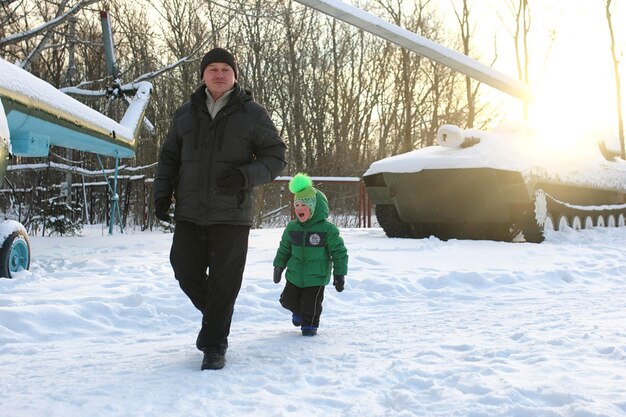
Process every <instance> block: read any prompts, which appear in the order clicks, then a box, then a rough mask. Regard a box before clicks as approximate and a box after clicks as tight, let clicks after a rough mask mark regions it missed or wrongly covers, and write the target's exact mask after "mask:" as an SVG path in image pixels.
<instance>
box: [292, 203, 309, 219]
mask: <svg viewBox="0 0 626 417" xmlns="http://www.w3.org/2000/svg"><path fill="white" fill-rule="evenodd" d="M293 208H294V211H295V212H296V218H297V219H298V221H299V222H300V223H304V222H305V221H307V220H309V217H311V209H310V208H309V206H307V205H306V204H304V202H302V201H296V202H295V203H294V204H293Z"/></svg>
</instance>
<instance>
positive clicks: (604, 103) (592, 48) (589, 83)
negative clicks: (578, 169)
mask: <svg viewBox="0 0 626 417" xmlns="http://www.w3.org/2000/svg"><path fill="white" fill-rule="evenodd" d="M561 39H562V41H561V42H560V43H559V44H557V45H556V46H558V48H557V47H555V50H554V51H553V54H552V56H550V58H549V59H548V60H547V62H546V66H545V70H544V74H543V76H542V77H541V80H540V82H539V83H538V84H537V85H535V86H533V100H532V102H531V104H530V106H529V121H530V123H531V125H532V126H533V127H534V129H535V130H536V131H537V134H538V136H539V137H540V138H541V140H545V143H544V145H545V146H546V147H548V148H555V149H561V150H566V151H569V152H573V151H575V148H576V147H580V145H583V144H585V143H583V142H588V141H590V140H593V141H594V142H595V141H597V140H600V139H605V138H604V136H606V134H607V131H612V130H614V129H613V127H614V126H615V125H616V123H615V120H616V116H615V114H616V110H615V80H614V77H613V73H612V64H611V61H610V55H609V52H608V51H607V47H606V42H604V44H602V43H601V42H600V41H599V40H594V39H592V38H590V37H583V38H581V37H576V36H572V37H568V36H564V37H561ZM600 45H604V46H605V47H600ZM594 144H595V143H594Z"/></svg>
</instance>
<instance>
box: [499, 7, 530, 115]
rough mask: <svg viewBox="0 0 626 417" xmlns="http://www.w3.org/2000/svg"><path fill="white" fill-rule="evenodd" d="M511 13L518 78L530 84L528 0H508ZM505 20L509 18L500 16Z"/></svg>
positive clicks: (526, 113) (525, 108)
mask: <svg viewBox="0 0 626 417" xmlns="http://www.w3.org/2000/svg"><path fill="white" fill-rule="evenodd" d="M505 4H506V6H507V9H508V12H509V14H510V15H511V16H512V17H513V20H514V23H513V29H512V30H510V32H511V35H512V36H513V43H514V46H515V62H516V65H517V78H518V79H519V80H520V81H524V82H525V83H527V84H528V81H529V80H530V74H529V64H530V54H529V51H528V34H529V32H530V26H531V13H530V5H529V1H528V0H507V2H506V3H505ZM500 19H501V20H502V21H503V22H504V21H506V20H507V19H505V18H503V17H502V16H500ZM527 117H528V99H526V100H524V118H527Z"/></svg>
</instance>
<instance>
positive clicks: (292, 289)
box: [280, 281, 324, 327]
mask: <svg viewBox="0 0 626 417" xmlns="http://www.w3.org/2000/svg"><path fill="white" fill-rule="evenodd" d="M322 301H324V286H323V285H322V286H319V287H306V288H300V287H296V286H295V285H293V284H292V283H291V282H289V281H287V284H285V289H284V290H283V293H282V294H281V295H280V304H281V305H282V306H283V307H285V308H286V309H287V310H289V311H291V312H292V313H293V314H297V315H299V316H300V317H302V325H303V326H313V327H319V324H320V315H321V314H322Z"/></svg>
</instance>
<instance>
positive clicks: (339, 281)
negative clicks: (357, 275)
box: [333, 275, 346, 292]
mask: <svg viewBox="0 0 626 417" xmlns="http://www.w3.org/2000/svg"><path fill="white" fill-rule="evenodd" d="M345 283H346V277H345V275H335V277H334V279H333V285H334V286H335V289H336V290H337V292H341V291H343V286H344V285H345Z"/></svg>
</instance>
